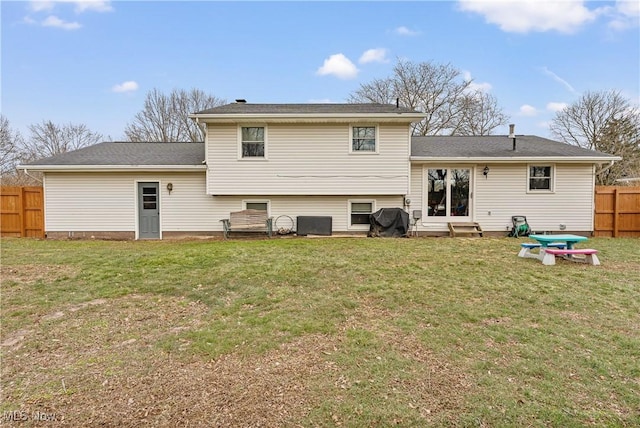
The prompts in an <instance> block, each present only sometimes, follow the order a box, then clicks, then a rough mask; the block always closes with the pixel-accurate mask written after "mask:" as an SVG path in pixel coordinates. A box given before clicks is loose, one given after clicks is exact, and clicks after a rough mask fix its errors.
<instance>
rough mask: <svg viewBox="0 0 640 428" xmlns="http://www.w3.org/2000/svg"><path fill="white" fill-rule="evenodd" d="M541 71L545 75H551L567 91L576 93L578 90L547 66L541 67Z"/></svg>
mask: <svg viewBox="0 0 640 428" xmlns="http://www.w3.org/2000/svg"><path fill="white" fill-rule="evenodd" d="M542 72H543V73H544V74H546V75H547V76H549V77H551V78H552V79H553V80H555V81H556V82H558V83H560V84H561V85H562V86H564V87H565V88H567V90H568V91H569V92H571V93H572V94H577V93H578V91H576V90H575V88H574V87H573V86H571V84H570V83H569V82H567V81H566V80H564V79H563V78H562V77H560V76H558V75H557V74H556V73H554V72H553V71H551V70H549V69H548V68H547V67H542Z"/></svg>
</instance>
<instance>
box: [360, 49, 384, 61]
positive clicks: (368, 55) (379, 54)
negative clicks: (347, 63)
mask: <svg viewBox="0 0 640 428" xmlns="http://www.w3.org/2000/svg"><path fill="white" fill-rule="evenodd" d="M387 53H388V51H387V50H386V49H384V48H377V49H369V50H367V51H365V53H363V54H362V56H361V57H360V59H359V60H358V62H359V63H360V64H366V63H369V62H389V59H388V58H387Z"/></svg>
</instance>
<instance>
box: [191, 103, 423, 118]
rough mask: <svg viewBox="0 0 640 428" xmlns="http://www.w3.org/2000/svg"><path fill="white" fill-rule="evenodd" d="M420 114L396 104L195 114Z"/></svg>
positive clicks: (249, 107)
mask: <svg viewBox="0 0 640 428" xmlns="http://www.w3.org/2000/svg"><path fill="white" fill-rule="evenodd" d="M390 113H419V112H417V111H415V110H412V109H410V108H406V107H396V106H395V104H373V103H367V104H252V103H231V104H226V105H223V106H219V107H213V108H210V109H207V110H202V111H199V112H197V113H195V114H197V115H199V114H274V115H278V114H390Z"/></svg>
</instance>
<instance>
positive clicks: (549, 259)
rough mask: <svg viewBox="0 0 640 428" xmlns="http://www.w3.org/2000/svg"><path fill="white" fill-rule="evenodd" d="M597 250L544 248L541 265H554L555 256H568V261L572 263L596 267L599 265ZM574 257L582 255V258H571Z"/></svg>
mask: <svg viewBox="0 0 640 428" xmlns="http://www.w3.org/2000/svg"><path fill="white" fill-rule="evenodd" d="M597 253H598V250H594V249H591V248H580V249H573V250H568V249H566V248H545V250H544V256H543V257H542V264H544V265H555V264H556V256H569V258H568V260H571V261H573V262H584V263H589V264H590V265H594V266H597V265H599V264H600V260H599V259H598V256H597V255H596V254H597ZM575 255H583V256H585V257H584V258H582V257H580V258H579V257H573V256H575Z"/></svg>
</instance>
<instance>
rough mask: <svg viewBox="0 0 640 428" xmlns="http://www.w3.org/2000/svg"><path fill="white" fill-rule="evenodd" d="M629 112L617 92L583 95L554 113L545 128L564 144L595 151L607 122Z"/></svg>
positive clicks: (628, 106)
mask: <svg viewBox="0 0 640 428" xmlns="http://www.w3.org/2000/svg"><path fill="white" fill-rule="evenodd" d="M633 110H634V109H633V108H632V106H631V103H630V102H629V100H627V99H625V98H624V97H623V96H622V95H621V94H620V92H618V91H602V92H586V93H585V94H584V95H582V97H580V99H578V100H577V101H576V102H574V103H573V104H571V105H569V106H567V107H565V108H564V109H563V110H561V111H559V112H557V113H556V116H555V117H554V118H553V120H552V122H551V125H550V127H549V128H550V130H551V132H552V133H553V135H554V136H555V137H556V138H558V139H560V140H562V141H564V142H565V143H568V144H573V145H575V146H580V147H583V148H585V149H591V150H597V149H598V148H597V141H598V138H599V137H600V135H601V134H602V131H603V130H604V128H605V127H606V126H607V125H608V124H609V122H611V121H612V120H619V119H621V118H623V117H625V116H627V115H628V114H629V113H633ZM636 114H637V113H636Z"/></svg>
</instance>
